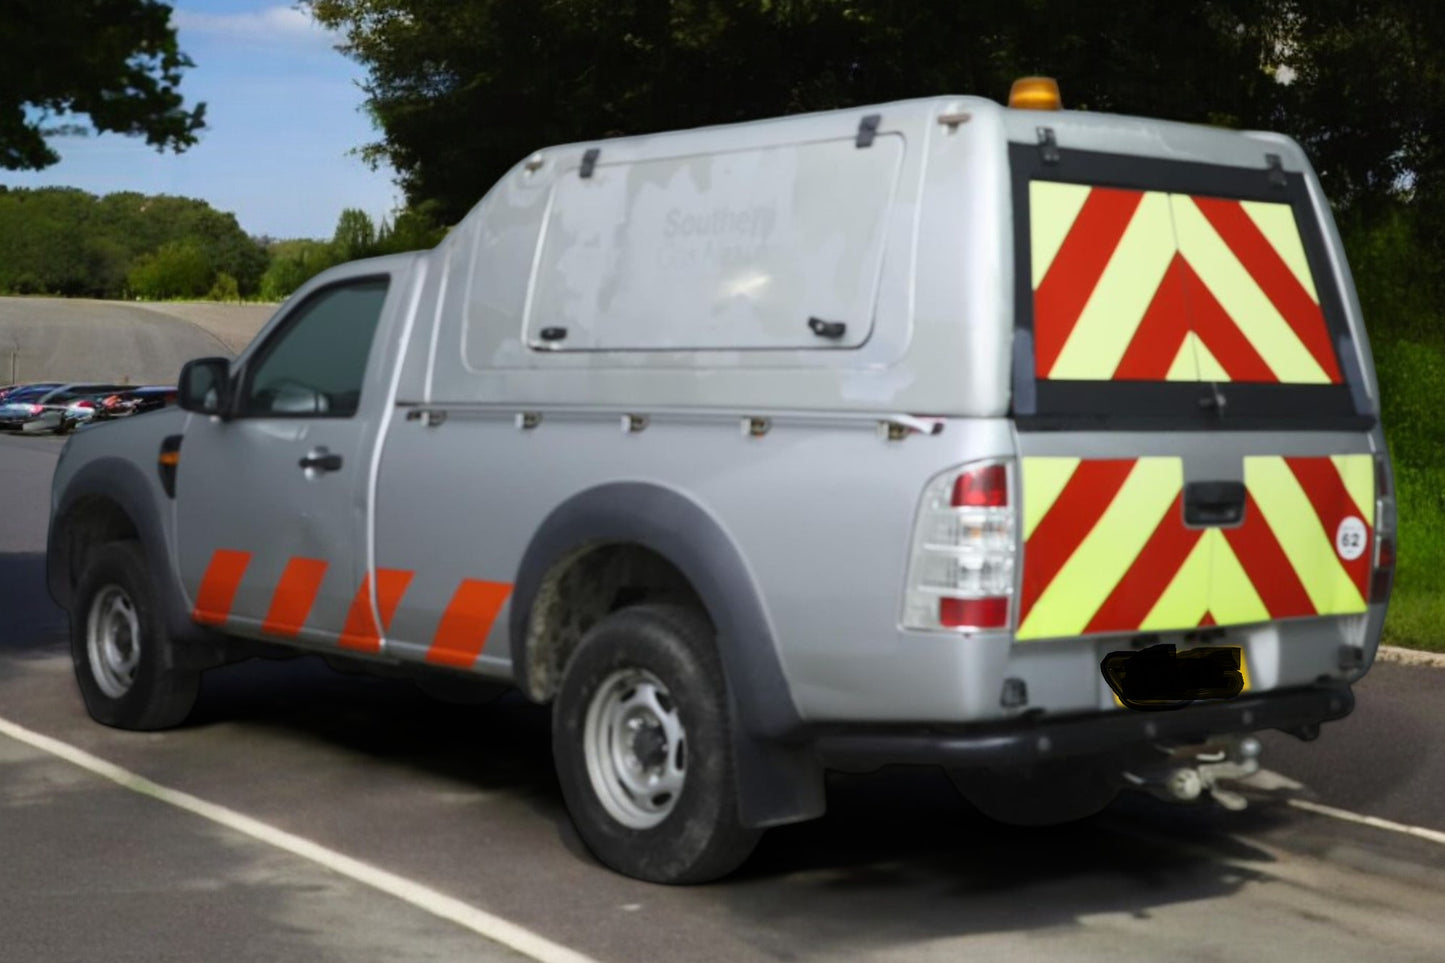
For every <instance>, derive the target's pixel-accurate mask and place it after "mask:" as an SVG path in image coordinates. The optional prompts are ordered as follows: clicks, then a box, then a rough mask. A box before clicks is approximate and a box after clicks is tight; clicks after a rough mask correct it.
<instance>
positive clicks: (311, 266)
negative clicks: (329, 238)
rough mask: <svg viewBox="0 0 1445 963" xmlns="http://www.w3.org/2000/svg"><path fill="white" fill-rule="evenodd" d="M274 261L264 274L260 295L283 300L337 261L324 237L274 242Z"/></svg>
mask: <svg viewBox="0 0 1445 963" xmlns="http://www.w3.org/2000/svg"><path fill="white" fill-rule="evenodd" d="M270 254H271V264H270V266H269V267H267V268H266V273H265V274H263V275H262V276H261V297H263V298H265V299H266V300H267V301H281V300H284V299H286V298H287V297H290V295H291V292H292V291H295V290H296V289H297V288H299V287H300V286H301V285H303V284H305V283H306V282H307V281H309V280H311V278H313V277H315V276H316V275H318V274H320V273H321V272H322V271H324V270H326V269H327V268H329V267H331V266H332V265H334V264H336V263H337V260H336V256H335V253H334V252H333V249H332V246H331V245H330V244H328V243H326V242H325V241H308V240H299V241H277V242H276V243H274V244H272V245H271V251H270Z"/></svg>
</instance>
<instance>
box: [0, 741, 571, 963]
mask: <svg viewBox="0 0 1445 963" xmlns="http://www.w3.org/2000/svg"><path fill="white" fill-rule="evenodd" d="M0 733H3V734H4V735H7V736H9V737H10V738H12V739H14V740H16V741H18V742H23V743H25V744H26V745H28V746H31V747H33V748H35V749H39V750H41V751H42V752H48V753H50V754H51V755H52V756H56V757H58V758H60V759H64V760H65V761H66V762H69V763H73V764H74V765H77V766H79V767H80V768H82V769H85V770H87V771H89V772H92V773H94V774H95V775H97V776H101V777H103V778H105V779H109V780H110V781H111V782H114V783H116V784H117V785H120V786H124V787H125V788H126V789H129V790H131V791H133V792H137V793H140V794H141V795H144V796H150V797H151V798H153V799H157V800H159V801H161V802H163V803H168V804H169V805H172V806H175V807H176V808H177V809H184V810H185V811H187V812H190V813H194V814H195V815H197V816H200V817H202V818H203V819H209V820H210V821H211V822H213V823H218V824H219V825H222V826H225V827H226V828H228V829H234V830H235V831H236V832H239V833H245V834H246V835H247V836H250V837H252V838H253V839H257V840H260V841H261V842H263V843H266V844H268V845H270V846H274V847H276V848H277V849H282V850H285V851H286V852H288V853H292V854H293V855H296V856H300V857H301V858H302V859H307V860H310V861H311V862H313V863H316V864H317V865H319V866H323V867H325V868H326V869H329V870H331V871H332V872H336V873H340V874H341V875H342V876H346V877H348V878H349V879H353V880H355V881H356V882H358V883H362V884H364V885H366V886H370V887H372V888H373V889H376V890H380V891H381V892H383V893H386V894H387V895H389V896H395V897H396V898H397V899H400V900H403V901H405V902H407V903H410V904H411V905H413V906H415V907H417V908H418V909H421V910H424V911H426V912H428V913H431V914H432V915H433V916H437V917H440V918H441V919H444V920H449V921H450V922H452V923H455V924H457V925H458V926H461V927H464V928H466V929H469V930H471V931H472V932H473V933H476V934H478V935H480V936H484V937H486V938H487V939H489V940H492V941H494V942H496V943H500V944H502V945H503V946H506V947H509V948H510V949H513V950H516V951H517V952H518V953H521V954H523V955H525V956H529V957H531V958H532V959H534V960H538V961H540V963H596V961H595V960H593V959H592V958H591V957H588V956H583V955H582V954H581V953H578V952H576V951H575V950H570V949H568V948H567V947H565V946H562V945H561V944H559V943H553V942H552V941H551V940H549V939H547V938H546V937H543V936H539V935H538V934H536V933H533V932H532V931H531V930H528V929H524V928H523V927H521V926H518V925H517V924H515V923H511V922H508V921H507V920H504V919H502V918H501V917H500V916H493V915H492V914H491V913H488V912H486V911H485V910H480V909H477V908H476V907H475V906H471V905H469V904H467V903H463V902H462V901H461V900H458V899H454V898H453V897H451V896H447V895H446V894H445V893H439V892H437V891H436V890H434V889H432V888H430V887H428V886H423V885H422V884H420V883H416V882H413V881H412V880H409V879H406V878H405V877H402V876H397V875H396V874H395V873H389V872H387V871H386V870H384V869H380V868H378V867H376V866H372V865H371V864H369V863H363V862H362V861H361V860H359V859H353V858H351V857H350V856H346V855H343V854H341V853H338V852H336V851H335V850H333V849H327V848H326V847H325V846H322V845H320V844H319V843H313V842H311V841H310V840H309V839H303V838H301V837H300V836H296V835H293V834H291V833H288V832H286V831H284V830H281V829H277V828H276V827H275V826H271V825H268V824H266V823H263V822H261V821H260V820H257V819H252V818H251V817H250V816H244V815H242V814H241V813H238V812H236V811H235V810H232V809H227V808H226V807H225V806H218V805H216V804H215V803H210V802H206V801H205V800H204V799H200V798H197V797H196V796H192V795H190V794H189V793H184V792H180V791H178V790H175V789H170V788H167V787H166V786H162V785H160V784H159V783H155V782H152V781H151V780H149V779H147V778H145V777H144V776H141V775H137V774H136V773H133V772H131V771H130V770H128V769H123V768H121V767H120V766H117V765H115V764H114V763H110V762H107V761H105V760H104V759H101V758H99V757H97V756H93V755H91V754H90V753H88V752H86V751H85V750H83V749H77V748H76V747H75V746H72V745H70V744H69V743H65V742H61V741H60V740H59V739H52V738H51V737H50V736H46V735H41V734H40V733H38V732H32V731H31V730H29V729H26V728H24V727H23V726H19V725H16V724H15V723H13V722H11V721H9V720H8V719H4V718H0Z"/></svg>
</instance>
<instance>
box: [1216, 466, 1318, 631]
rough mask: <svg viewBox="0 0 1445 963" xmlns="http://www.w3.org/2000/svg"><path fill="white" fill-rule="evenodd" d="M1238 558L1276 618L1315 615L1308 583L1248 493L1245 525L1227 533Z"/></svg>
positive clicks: (1227, 537)
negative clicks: (1298, 571) (1302, 580)
mask: <svg viewBox="0 0 1445 963" xmlns="http://www.w3.org/2000/svg"><path fill="white" fill-rule="evenodd" d="M1223 531H1224V537H1225V539H1226V540H1227V541H1228V542H1229V547H1230V548H1231V549H1233V550H1234V556H1235V558H1237V559H1239V564H1240V565H1242V566H1243V567H1244V573H1245V574H1246V575H1248V576H1249V581H1250V582H1251V583H1252V584H1253V585H1254V590H1255V591H1256V592H1258V593H1259V598H1260V601H1262V602H1263V603H1264V607H1265V609H1266V611H1268V612H1269V614H1270V616H1271V617H1272V618H1277V619H1279V618H1287V617H1289V616H1295V615H1314V614H1315V606H1314V603H1313V602H1311V601H1310V596H1309V593H1308V592H1306V591H1305V587H1304V583H1302V582H1301V581H1300V579H1299V576H1298V575H1296V574H1295V570H1294V566H1293V565H1291V564H1290V560H1289V556H1288V555H1286V554H1285V553H1284V549H1283V548H1280V545H1279V540H1278V539H1276V538H1275V537H1274V532H1273V531H1271V530H1270V527H1269V523H1268V522H1266V521H1265V520H1264V512H1262V511H1260V510H1259V503H1258V502H1256V501H1255V500H1254V496H1253V495H1250V494H1248V493H1246V495H1245V503H1244V523H1243V524H1242V525H1240V526H1239V527H1238V528H1226V529H1223Z"/></svg>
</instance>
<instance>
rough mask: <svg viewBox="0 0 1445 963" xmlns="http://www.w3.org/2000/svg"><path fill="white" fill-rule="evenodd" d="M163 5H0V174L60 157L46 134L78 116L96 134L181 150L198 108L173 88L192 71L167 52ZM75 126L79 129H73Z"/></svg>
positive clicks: (152, 1) (37, 0) (171, 32)
mask: <svg viewBox="0 0 1445 963" xmlns="http://www.w3.org/2000/svg"><path fill="white" fill-rule="evenodd" d="M170 16H171V8H170V7H169V6H167V5H166V4H164V3H158V2H156V0H103V2H96V0H5V2H4V3H3V4H0V63H3V64H4V68H3V69H0V168H9V169H12V170H16V169H26V168H41V167H48V166H49V165H51V164H54V163H55V162H56V161H58V160H59V159H60V157H59V155H58V154H56V152H55V150H54V149H53V148H51V147H50V146H49V145H48V144H47V143H46V140H45V137H46V134H47V133H55V132H59V133H71V132H73V131H74V130H75V129H77V127H78V125H75V124H62V125H60V126H58V127H55V126H50V125H51V121H52V118H54V117H56V116H59V117H61V118H62V119H63V118H67V117H71V116H76V115H88V116H89V118H90V123H91V124H92V125H94V127H95V129H97V130H100V131H110V132H113V133H119V134H128V135H132V136H140V137H144V138H145V139H146V142H147V143H149V144H151V145H152V146H154V147H155V148H156V149H157V150H161V149H164V148H170V149H172V150H175V151H178V152H179V151H182V150H184V149H186V148H187V147H189V146H191V145H192V144H194V143H195V142H196V131H197V130H199V129H200V128H201V127H203V126H204V116H205V105H204V104H200V105H198V106H197V107H196V108H195V109H193V110H187V109H186V108H185V107H184V103H183V98H182V97H181V95H180V93H179V92H178V90H177V87H178V86H179V84H180V81H181V73H182V71H184V70H185V69H186V68H187V67H190V66H192V64H191V61H190V59H189V58H188V57H186V55H185V54H183V53H182V52H181V51H180V49H179V48H178V47H177V46H176V33H175V29H174V28H173V27H172V26H171V24H170ZM78 129H80V130H84V129H85V128H83V127H79V128H78Z"/></svg>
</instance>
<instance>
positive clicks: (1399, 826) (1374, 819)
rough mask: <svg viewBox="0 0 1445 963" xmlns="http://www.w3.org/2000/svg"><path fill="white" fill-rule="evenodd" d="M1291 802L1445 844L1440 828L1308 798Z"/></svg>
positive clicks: (1297, 806) (1311, 809)
mask: <svg viewBox="0 0 1445 963" xmlns="http://www.w3.org/2000/svg"><path fill="white" fill-rule="evenodd" d="M1289 804H1290V805H1291V806H1293V807H1294V808H1296V809H1303V810H1304V811H1305V812H1309V813H1317V814H1319V815H1321V816H1329V817H1330V818H1331V819H1343V820H1344V821H1345V822H1347V823H1359V824H1360V825H1361V826H1371V827H1373V828H1375V829H1386V830H1389V831H1390V832H1392V833H1404V834H1405V835H1406V836H1416V837H1418V838H1420V839H1427V840H1429V841H1430V842H1432V843H1439V844H1440V845H1442V846H1445V833H1442V832H1440V831H1439V830H1438V829H1426V828H1425V827H1424V826H1407V825H1406V824H1405V823H1397V822H1392V821H1391V820H1388V819H1381V818H1380V817H1379V816H1361V815H1360V814H1359V813H1352V812H1350V811H1349V810H1347V809H1336V808H1335V807H1333V806H1321V805H1320V804H1319V803H1314V802H1310V801H1309V800H1307V799H1291V800H1289Z"/></svg>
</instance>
